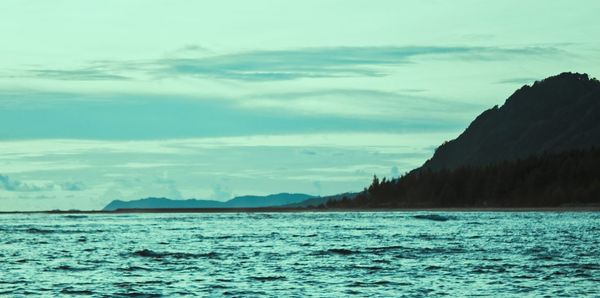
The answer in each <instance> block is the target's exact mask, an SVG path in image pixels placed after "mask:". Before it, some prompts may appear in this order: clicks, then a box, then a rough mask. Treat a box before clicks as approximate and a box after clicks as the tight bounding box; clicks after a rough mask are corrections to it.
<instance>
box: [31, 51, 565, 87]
mask: <svg viewBox="0 0 600 298" xmlns="http://www.w3.org/2000/svg"><path fill="white" fill-rule="evenodd" d="M560 52H561V51H560V50H558V49H557V48H554V47H515V48H503V47H477V46H452V47H448V46H382V47H322V48H299V49H288V50H254V51H243V52H236V53H229V54H214V53H212V52H209V51H206V50H204V48H202V47H199V46H194V45H189V46H186V47H185V48H183V49H181V50H178V51H175V52H174V54H172V55H173V56H175V57H174V58H165V59H155V60H147V61H120V60H105V61H94V62H93V63H90V65H86V66H84V67H81V68H75V69H44V68H41V69H34V70H29V71H28V75H29V76H32V77H38V78H47V79H55V80H78V81H92V80H128V79H130V78H131V77H132V76H144V75H145V76H149V78H156V77H158V78H165V77H169V78H172V77H200V78H208V79H226V80H236V81H248V82H253V81H256V82H261V81H284V80H294V79H301V78H340V77H381V76H387V75H389V73H388V72H387V71H386V70H384V69H382V67H383V66H395V65H402V64H412V63H418V62H419V61H418V58H424V57H430V58H436V59H454V60H461V61H464V60H470V61H496V60H506V59H514V58H519V57H524V56H525V57H527V56H536V57H542V56H549V55H555V54H558V53H560ZM184 54H185V55H184ZM182 55H183V56H185V57H182Z"/></svg>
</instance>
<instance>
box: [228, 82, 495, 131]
mask: <svg viewBox="0 0 600 298" xmlns="http://www.w3.org/2000/svg"><path fill="white" fill-rule="evenodd" d="M239 105H240V106H241V107H244V108H258V109H278V110H283V111H288V112H291V113H295V114H305V115H310V116H312V117H314V116H325V115H326V116H329V117H331V116H336V117H342V118H344V117H346V118H353V119H380V120H381V119H386V120H388V121H389V120H390V119H393V121H394V122H396V123H398V122H401V121H415V120H421V121H423V122H425V123H423V125H428V124H429V125H431V124H432V123H434V122H436V121H440V120H441V119H443V121H448V122H452V121H456V120H463V119H470V118H471V117H472V115H473V114H474V113H476V112H478V111H481V110H483V109H484V108H485V106H483V105H482V104H480V103H468V102H460V101H456V100H440V99H436V98H431V97H426V96H419V95H417V94H414V93H396V92H385V91H376V90H368V89H329V90H328V89H325V90H314V91H304V92H288V93H271V94H257V95H250V96H248V97H247V98H246V99H245V100H243V101H239ZM388 123H389V122H388ZM405 124H406V123H405ZM404 127H405V128H406V127H408V125H405V126H404Z"/></svg>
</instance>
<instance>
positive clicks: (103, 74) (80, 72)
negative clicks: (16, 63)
mask: <svg viewBox="0 0 600 298" xmlns="http://www.w3.org/2000/svg"><path fill="white" fill-rule="evenodd" d="M30 74H31V75H32V76H33V77H38V78H45V79H54V80H65V81H102V80H111V81H123V80H129V79H130V78H129V77H126V76H122V75H117V74H113V73H110V72H107V71H105V70H100V69H94V68H85V69H73V70H60V69H35V70H31V71H30Z"/></svg>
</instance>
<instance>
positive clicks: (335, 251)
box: [318, 248, 357, 256]
mask: <svg viewBox="0 0 600 298" xmlns="http://www.w3.org/2000/svg"><path fill="white" fill-rule="evenodd" d="M354 253H357V252H355V251H352V250H349V249H345V248H330V249H328V250H324V251H320V252H318V254H320V255H326V254H334V255H344V256H347V255H351V254H354Z"/></svg>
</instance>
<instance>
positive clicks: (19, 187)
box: [0, 175, 85, 192]
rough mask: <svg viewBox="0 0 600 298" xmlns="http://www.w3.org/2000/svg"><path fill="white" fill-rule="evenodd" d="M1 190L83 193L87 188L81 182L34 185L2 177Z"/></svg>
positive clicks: (0, 180)
mask: <svg viewBox="0 0 600 298" xmlns="http://www.w3.org/2000/svg"><path fill="white" fill-rule="evenodd" d="M0 189H4V190H6V191H14V192H38V191H55V190H59V191H60V190H63V191H81V190H84V189H85V187H84V185H83V183H81V182H65V183H46V184H42V185H39V184H33V183H26V182H23V181H19V180H15V179H11V178H10V177H9V176H6V175H0Z"/></svg>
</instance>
